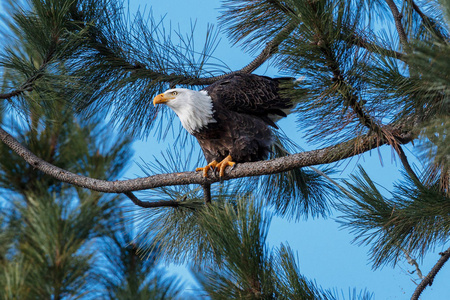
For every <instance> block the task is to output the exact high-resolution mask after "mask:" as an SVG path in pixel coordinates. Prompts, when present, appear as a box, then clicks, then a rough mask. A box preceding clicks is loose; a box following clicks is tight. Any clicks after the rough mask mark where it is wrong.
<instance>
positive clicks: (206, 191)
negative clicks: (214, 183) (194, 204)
mask: <svg viewBox="0 0 450 300" xmlns="http://www.w3.org/2000/svg"><path fill="white" fill-rule="evenodd" d="M202 188H203V202H204V203H205V204H210V203H211V184H210V183H205V184H202Z"/></svg>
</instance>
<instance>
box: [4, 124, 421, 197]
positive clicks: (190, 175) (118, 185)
mask: <svg viewBox="0 0 450 300" xmlns="http://www.w3.org/2000/svg"><path fill="white" fill-rule="evenodd" d="M396 132H399V129H396V130H394V129H393V130H392V134H393V135H394V134H395V133H396ZM396 138H397V140H399V142H400V143H408V142H410V141H411V140H412V139H413V136H412V134H411V133H409V132H407V133H404V134H401V135H400V134H399V135H397V136H396ZM0 140H1V141H2V142H3V143H5V144H6V145H7V146H8V147H9V148H11V149H12V150H13V151H14V152H15V153H17V154H18V155H19V156H20V157H22V158H23V159H24V160H25V161H26V162H27V163H29V164H30V165H31V166H33V167H34V168H36V169H37V170H39V171H41V172H43V173H45V174H47V175H49V176H52V177H53V178H55V179H57V180H59V181H62V182H65V183H69V184H73V185H76V186H79V187H83V188H87V189H91V190H94V191H99V192H106V193H126V192H131V191H138V190H145V189H151V188H156V187H162V186H173V185H188V184H200V185H205V184H211V183H214V182H219V181H220V180H221V179H220V178H218V177H216V176H213V174H210V176H211V177H208V178H204V177H203V176H202V174H201V173H200V172H182V173H170V174H159V175H153V176H149V177H143V178H136V179H129V180H117V181H107V180H100V179H94V178H90V177H86V176H82V175H77V174H74V173H72V172H69V171H67V170H64V169H61V168H59V167H56V166H54V165H52V164H50V163H48V162H46V161H44V160H42V159H41V158H39V157H37V156H36V155H35V154H34V153H32V152H31V151H30V150H28V149H27V148H26V147H24V146H23V145H22V144H20V143H19V142H18V141H17V140H16V139H15V138H14V137H12V136H11V135H10V134H9V133H7V132H6V131H5V130H3V129H2V128H0ZM386 143H387V141H386V140H383V139H380V138H379V137H378V136H376V135H369V136H361V137H358V138H356V139H353V140H350V141H347V142H343V143H340V144H337V145H334V146H330V147H326V148H322V149H318V150H312V151H307V152H301V153H297V154H293V155H290V156H285V157H281V158H276V159H272V160H268V161H258V162H253V163H242V164H239V165H237V166H236V167H235V168H234V169H232V170H227V173H226V175H225V177H224V178H222V180H229V179H233V178H241V177H250V176H260V175H267V174H275V173H281V172H286V171H289V170H292V169H295V168H302V167H306V166H313V165H320V164H329V163H333V162H336V161H339V160H342V159H345V158H349V157H352V156H355V155H358V154H361V153H364V152H367V151H369V150H371V149H374V148H376V147H378V146H381V145H383V144H386ZM127 196H129V197H130V195H127Z"/></svg>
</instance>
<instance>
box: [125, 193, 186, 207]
mask: <svg viewBox="0 0 450 300" xmlns="http://www.w3.org/2000/svg"><path fill="white" fill-rule="evenodd" d="M124 194H125V196H127V197H128V198H130V200H131V201H133V203H134V204H136V205H137V206H140V207H143V208H154V207H178V206H179V205H180V202H178V201H173V200H170V201H157V202H151V201H141V200H139V199H138V198H137V197H136V196H135V195H134V194H133V193H132V192H125V193H124Z"/></svg>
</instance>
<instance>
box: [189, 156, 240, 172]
mask: <svg viewBox="0 0 450 300" xmlns="http://www.w3.org/2000/svg"><path fill="white" fill-rule="evenodd" d="M235 164H236V163H235V162H234V161H233V159H232V158H231V156H230V155H228V156H227V157H225V158H224V159H223V160H222V161H221V162H219V163H218V162H217V161H215V160H214V161H212V162H210V163H209V164H207V165H206V166H205V167H203V168H197V169H195V171H197V172H198V171H203V177H208V171H209V170H211V169H219V177H223V176H225V169H226V167H228V166H230V167H232V166H234V165H235Z"/></svg>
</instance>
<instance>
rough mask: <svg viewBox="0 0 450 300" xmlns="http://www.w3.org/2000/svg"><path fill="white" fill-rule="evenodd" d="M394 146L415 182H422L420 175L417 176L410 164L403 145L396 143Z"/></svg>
mask: <svg viewBox="0 0 450 300" xmlns="http://www.w3.org/2000/svg"><path fill="white" fill-rule="evenodd" d="M393 147H394V150H395V151H396V152H397V154H398V157H399V158H400V161H401V162H402V164H403V167H404V168H405V170H406V172H407V173H408V175H409V177H411V178H412V179H413V180H414V181H415V182H420V180H419V177H417V175H416V173H415V172H414V170H413V169H412V168H411V165H410V164H409V162H408V158H407V157H406V154H405V151H403V149H402V147H401V146H400V145H394V146H393Z"/></svg>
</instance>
